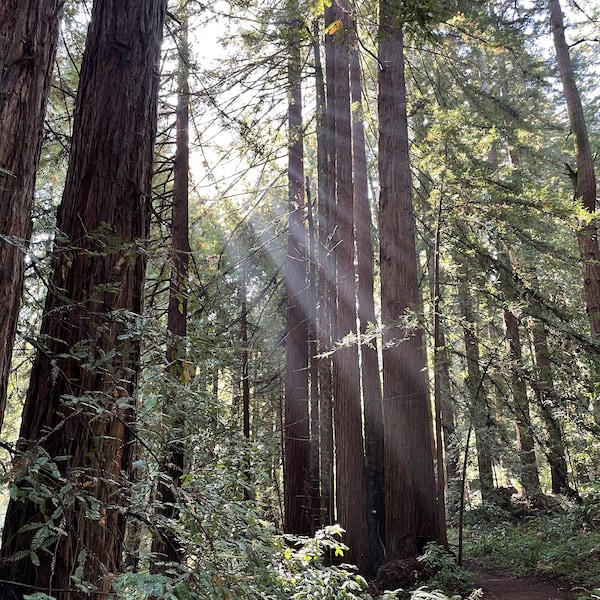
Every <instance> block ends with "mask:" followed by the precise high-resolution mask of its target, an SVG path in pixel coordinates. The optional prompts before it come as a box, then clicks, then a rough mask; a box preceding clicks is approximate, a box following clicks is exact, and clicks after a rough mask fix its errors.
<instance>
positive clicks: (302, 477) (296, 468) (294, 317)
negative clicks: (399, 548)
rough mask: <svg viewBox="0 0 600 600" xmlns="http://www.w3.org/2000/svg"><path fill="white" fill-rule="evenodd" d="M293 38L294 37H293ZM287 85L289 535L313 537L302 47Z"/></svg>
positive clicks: (293, 48)
mask: <svg viewBox="0 0 600 600" xmlns="http://www.w3.org/2000/svg"><path fill="white" fill-rule="evenodd" d="M292 35H295V33H294V32H292ZM289 52H290V56H289V60H288V83H289V86H290V92H289V93H290V103H289V108H288V111H289V113H288V125H289V161H288V182H289V195H288V203H289V212H288V252H287V257H286V291H287V320H286V365H285V415H284V426H285V430H284V447H285V458H284V476H283V483H284V500H285V523H284V526H285V530H286V531H287V532H288V533H297V534H308V533H310V524H311V521H310V506H309V504H310V501H309V500H310V496H309V494H308V491H309V484H310V430H309V429H310V428H309V404H308V403H309V393H308V319H309V312H308V305H307V300H308V296H307V282H306V249H307V236H306V228H305V225H304V219H303V210H304V202H305V200H304V151H303V136H302V95H301V89H300V76H301V71H300V69H301V62H300V60H301V59H300V46H299V45H298V44H296V43H293V44H291V45H290V48H289Z"/></svg>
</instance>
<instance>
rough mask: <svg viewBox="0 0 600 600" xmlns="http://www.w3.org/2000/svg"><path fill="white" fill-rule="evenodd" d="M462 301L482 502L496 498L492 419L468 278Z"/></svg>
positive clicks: (470, 401) (460, 297)
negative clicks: (490, 423)
mask: <svg viewBox="0 0 600 600" xmlns="http://www.w3.org/2000/svg"><path fill="white" fill-rule="evenodd" d="M459 302H460V306H461V313H462V316H463V318H464V324H463V340H464V344H465V357H466V359H467V389H468V392H469V399H468V401H469V412H470V414H471V424H472V426H473V430H474V432H475V444H476V446H477V467H478V469H479V485H480V488H481V499H482V501H483V502H493V501H494V497H493V495H492V491H493V489H494V471H493V468H492V454H491V450H490V441H491V440H490V436H491V431H490V427H489V426H488V423H489V422H490V421H491V418H490V415H489V412H490V409H489V406H488V405H487V402H486V396H485V388H484V386H483V374H482V373H481V367H480V365H479V338H478V336H477V331H476V321H475V315H474V311H473V307H472V304H471V298H470V296H469V291H468V289H467V278H465V279H464V280H463V281H462V282H461V285H460V289H459Z"/></svg>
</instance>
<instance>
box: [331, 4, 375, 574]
mask: <svg viewBox="0 0 600 600" xmlns="http://www.w3.org/2000/svg"><path fill="white" fill-rule="evenodd" d="M326 18H328V19H331V20H329V22H328V24H331V23H334V24H335V23H339V24H340V26H339V27H338V28H337V31H336V32H333V31H332V29H331V28H330V32H331V33H332V34H334V35H335V42H334V44H333V45H330V46H327V47H326V49H327V50H329V51H332V52H333V54H334V65H333V69H332V70H331V73H330V72H329V71H328V86H331V88H332V91H333V96H334V100H333V102H334V105H333V107H330V108H328V110H329V111H330V117H332V118H333V121H334V136H333V144H332V145H331V146H330V147H329V148H328V149H329V151H330V152H334V153H335V156H334V157H332V158H331V162H333V163H334V164H335V169H334V171H333V176H334V181H335V208H334V220H333V221H334V223H335V238H334V242H335V261H336V271H335V283H336V293H337V298H336V322H335V326H334V339H335V341H336V343H337V344H338V347H337V348H336V350H335V352H334V353H333V384H334V411H333V414H334V431H335V464H336V493H337V498H336V505H337V520H338V521H339V522H340V524H341V525H342V527H343V528H344V529H345V530H346V539H345V542H346V544H347V545H348V546H349V548H350V550H349V552H348V560H349V561H350V562H353V563H354V564H356V565H357V566H358V567H359V569H360V570H361V572H363V573H366V574H368V573H369V572H370V571H371V570H372V558H373V557H372V556H371V547H370V544H369V528H368V521H367V482H366V470H365V456H364V448H363V425H362V406H361V395H360V374H359V360H358V348H357V346H356V344H354V343H345V342H344V341H343V339H344V337H345V336H347V335H348V334H350V333H351V332H356V285H355V270H354V218H353V201H354V187H353V177H352V125H351V113H350V52H349V32H350V20H349V4H348V3H347V2H339V3H337V4H336V5H335V9H334V10H333V11H330V12H327V13H326ZM334 29H335V27H334Z"/></svg>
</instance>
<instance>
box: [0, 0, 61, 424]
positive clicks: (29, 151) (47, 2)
mask: <svg viewBox="0 0 600 600" xmlns="http://www.w3.org/2000/svg"><path fill="white" fill-rule="evenodd" d="M62 5H63V2H62V1H60V0H27V1H23V0H6V1H5V2H2V4H1V5H0V140H2V141H1V142H0V306H1V307H2V310H0V428H1V427H2V422H3V419H4V410H5V408H6V395H7V386H8V375H9V370H10V361H11V356H12V349H13V345H14V340H15V333H16V328H17V319H18V316H19V307H20V304H21V292H22V288H23V273H24V267H25V252H26V249H27V245H28V243H29V239H30V237H31V230H32V223H31V210H32V205H33V192H34V188H35V174H36V169H37V165H38V160H39V157H40V149H41V145H42V133H43V128H44V115H45V113H46V103H47V100H48V93H49V90H50V81H51V75H52V66H53V64H54V56H55V54H56V41H57V39H58V30H59V24H60V17H61V13H62Z"/></svg>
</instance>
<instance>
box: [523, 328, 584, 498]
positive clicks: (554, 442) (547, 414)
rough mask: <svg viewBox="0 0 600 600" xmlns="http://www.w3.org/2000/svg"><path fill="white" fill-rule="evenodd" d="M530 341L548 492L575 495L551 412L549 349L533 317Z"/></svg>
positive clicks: (561, 439)
mask: <svg viewBox="0 0 600 600" xmlns="http://www.w3.org/2000/svg"><path fill="white" fill-rule="evenodd" d="M533 344H534V353H535V363H536V367H537V376H538V377H537V385H536V393H537V396H538V400H539V406H540V411H541V414H542V419H543V420H544V424H545V426H546V432H547V436H548V438H547V447H548V463H549V464H550V477H551V481H552V493H553V494H567V495H569V496H572V497H578V496H579V494H578V493H577V492H576V491H575V490H574V489H573V488H572V487H571V486H570V485H569V476H568V469H567V459H566V454H565V443H564V439H563V433H562V430H561V427H560V423H559V421H558V419H557V418H556V417H555V416H554V414H553V411H552V407H553V404H554V399H555V390H554V377H553V375H552V362H551V360H550V349H549V348H548V336H547V334H546V328H545V327H544V324H543V323H542V322H541V321H537V320H536V321H535V323H534V325H533Z"/></svg>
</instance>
